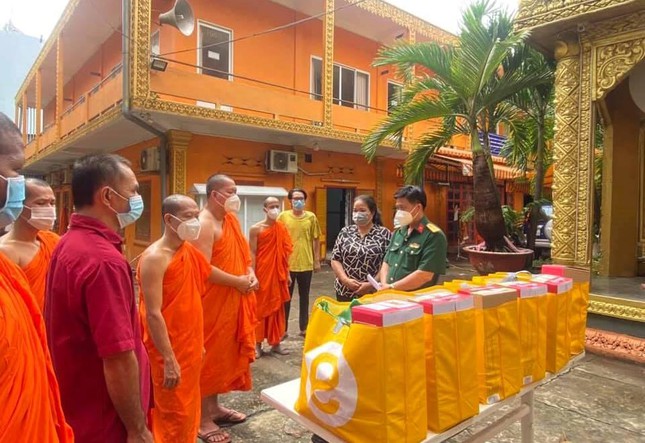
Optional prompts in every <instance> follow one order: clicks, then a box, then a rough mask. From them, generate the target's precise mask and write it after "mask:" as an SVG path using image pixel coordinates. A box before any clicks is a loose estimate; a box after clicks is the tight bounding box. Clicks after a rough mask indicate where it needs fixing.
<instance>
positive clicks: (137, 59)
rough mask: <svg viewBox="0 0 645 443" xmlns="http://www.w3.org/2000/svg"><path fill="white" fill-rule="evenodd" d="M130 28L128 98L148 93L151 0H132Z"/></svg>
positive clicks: (143, 95) (145, 95) (144, 95)
mask: <svg viewBox="0 0 645 443" xmlns="http://www.w3.org/2000/svg"><path fill="white" fill-rule="evenodd" d="M132 8H133V11H132V20H131V23H130V29H129V30H128V32H129V35H130V73H127V72H124V73H123V75H130V98H131V100H132V99H134V98H135V97H147V96H148V94H149V93H150V23H151V22H150V17H151V11H152V0H132Z"/></svg>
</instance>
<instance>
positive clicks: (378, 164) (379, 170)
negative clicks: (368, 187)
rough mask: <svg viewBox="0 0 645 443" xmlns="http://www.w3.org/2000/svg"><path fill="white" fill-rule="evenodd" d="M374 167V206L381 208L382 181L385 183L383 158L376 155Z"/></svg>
mask: <svg viewBox="0 0 645 443" xmlns="http://www.w3.org/2000/svg"><path fill="white" fill-rule="evenodd" d="M374 163H375V166H374V167H375V168H376V206H377V207H378V208H381V210H382V209H383V183H385V176H384V175H383V172H384V171H383V170H384V169H385V160H384V159H382V158H380V157H376V161H375V162H374Z"/></svg>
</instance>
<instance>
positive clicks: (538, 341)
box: [351, 265, 590, 441]
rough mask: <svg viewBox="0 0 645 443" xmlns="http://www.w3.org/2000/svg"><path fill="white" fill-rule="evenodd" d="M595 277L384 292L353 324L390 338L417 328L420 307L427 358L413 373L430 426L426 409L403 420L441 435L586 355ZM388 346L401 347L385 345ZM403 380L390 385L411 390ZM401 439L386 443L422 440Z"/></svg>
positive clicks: (485, 279)
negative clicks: (420, 383) (391, 331)
mask: <svg viewBox="0 0 645 443" xmlns="http://www.w3.org/2000/svg"><path fill="white" fill-rule="evenodd" d="M589 277H590V275H589V271H587V270H582V269H576V268H570V267H565V266H556V265H550V266H546V265H545V266H544V267H543V268H542V273H541V274H530V273H528V272H526V273H518V274H511V273H496V274H491V275H488V276H478V277H475V278H473V279H472V280H470V281H463V280H460V281H452V282H446V283H444V284H443V285H441V286H435V287H432V288H426V289H423V290H420V291H417V292H414V293H405V292H400V291H380V292H377V293H376V294H373V295H370V296H366V297H364V298H362V299H361V302H362V303H363V304H362V305H360V306H354V307H353V308H352V309H351V311H352V320H351V321H352V324H355V325H359V324H360V325H361V326H360V327H363V328H380V330H382V333H383V334H384V336H387V334H388V328H389V327H390V326H389V324H396V325H399V326H400V325H401V324H405V323H406V321H410V322H414V321H418V317H416V315H412V316H410V313H411V312H420V311H415V310H414V309H415V308H414V306H415V305H416V306H417V308H416V309H418V310H422V312H423V340H424V342H425V345H424V347H425V354H424V356H423V358H418V357H419V354H418V353H417V354H415V359H409V360H407V361H406V365H408V366H409V365H412V366H413V367H414V369H413V371H412V372H413V373H414V374H425V391H424V392H423V390H418V391H419V395H421V394H424V393H425V397H426V400H427V401H426V408H425V411H424V412H425V413H426V417H422V416H420V413H419V408H416V409H415V410H414V411H413V410H407V411H406V410H402V411H401V413H402V414H403V422H407V426H409V427H410V429H418V428H419V427H424V428H425V427H426V426H427V429H429V430H431V431H432V432H435V433H440V432H443V431H445V430H447V429H449V428H451V427H453V426H455V425H457V424H459V423H460V422H462V421H464V420H466V419H468V418H470V417H473V416H475V415H477V414H478V413H479V410H480V405H482V404H483V405H490V404H494V403H496V402H499V401H502V400H504V399H506V398H508V397H510V396H513V395H515V394H517V393H519V392H520V390H521V389H522V387H523V386H527V385H530V384H532V383H536V382H539V381H540V380H542V379H544V377H545V375H546V373H547V372H549V373H557V372H559V371H561V370H562V369H563V368H564V367H565V366H566V365H567V363H568V362H569V360H570V358H571V357H572V356H574V355H577V354H579V353H581V352H582V351H583V350H584V330H585V325H586V312H587V305H588V300H589ZM404 300H405V301H404ZM406 318H408V319H409V320H406ZM405 339H406V340H411V339H419V338H416V337H415V338H411V337H406V338H405ZM383 344H384V345H387V346H402V345H403V344H402V343H397V342H396V340H387V339H386V340H384V341H383ZM383 352H384V354H385V355H387V354H388V349H386V348H384V349H383ZM395 363H396V362H393V364H395ZM406 373H408V374H409V373H410V371H409V370H407V369H406V371H395V370H392V369H390V373H389V375H388V383H391V384H392V386H396V387H398V388H400V389H405V390H407V389H409V386H408V385H409V380H408V381H406V380H405V374H406ZM355 419H356V420H361V418H360V417H355ZM397 432H401V430H400V429H399V430H398V431H397ZM404 433H405V434H406V438H403V439H401V438H398V439H397V438H396V432H395V433H394V434H390V435H389V436H388V437H387V438H385V439H383V440H379V441H416V439H417V437H418V435H416V434H417V433H412V434H411V433H410V432H409V431H405V432H404ZM390 437H391V438H390ZM356 441H362V440H360V439H359V440H356ZM372 441H374V440H372Z"/></svg>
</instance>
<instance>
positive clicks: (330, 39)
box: [323, 0, 336, 127]
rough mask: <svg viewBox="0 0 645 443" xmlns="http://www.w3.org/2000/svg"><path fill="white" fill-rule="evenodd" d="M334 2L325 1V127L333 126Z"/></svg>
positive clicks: (332, 0)
mask: <svg viewBox="0 0 645 443" xmlns="http://www.w3.org/2000/svg"><path fill="white" fill-rule="evenodd" d="M334 9H335V6H334V0H325V12H326V14H325V17H324V19H323V29H324V35H323V39H324V40H323V48H324V51H325V54H324V56H323V73H324V74H323V126H326V127H331V126H332V125H333V120H332V109H333V106H332V105H333V100H334V32H335V29H334V26H335V25H334V22H335V17H334V16H335V15H336V14H335V13H334Z"/></svg>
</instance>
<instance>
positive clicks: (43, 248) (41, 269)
mask: <svg viewBox="0 0 645 443" xmlns="http://www.w3.org/2000/svg"><path fill="white" fill-rule="evenodd" d="M36 238H37V239H38V241H39V242H40V249H39V250H38V252H37V253H36V255H35V256H34V258H33V259H31V261H30V262H29V264H28V265H27V266H25V267H24V268H22V270H23V271H24V273H25V275H26V276H27V281H28V282H29V286H30V287H31V292H32V294H34V297H35V298H36V303H37V304H38V306H39V307H40V312H42V311H43V308H44V306H45V282H46V281H47V270H48V269H49V261H50V259H51V257H52V252H54V248H55V247H56V245H57V244H58V241H59V240H60V237H59V236H58V234H55V233H53V232H50V231H40V232H38V235H37V236H36Z"/></svg>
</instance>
